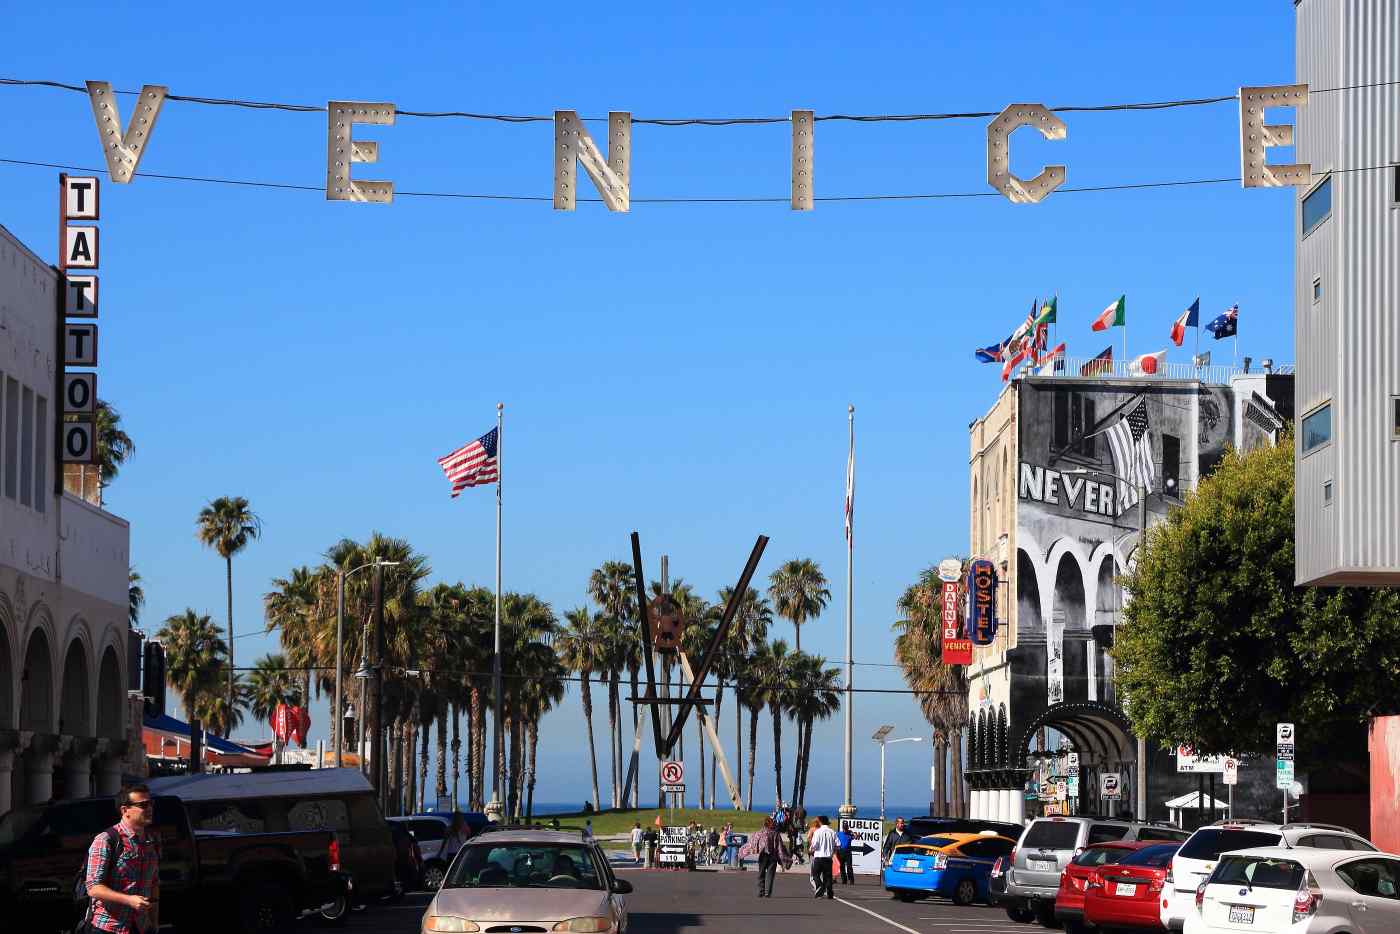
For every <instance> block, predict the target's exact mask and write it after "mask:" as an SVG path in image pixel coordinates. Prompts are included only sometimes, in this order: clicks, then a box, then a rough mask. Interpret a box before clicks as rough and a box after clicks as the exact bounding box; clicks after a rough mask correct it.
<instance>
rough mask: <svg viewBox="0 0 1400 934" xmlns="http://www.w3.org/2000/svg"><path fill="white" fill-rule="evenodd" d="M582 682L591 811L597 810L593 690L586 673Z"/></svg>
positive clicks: (583, 674) (596, 761)
mask: <svg viewBox="0 0 1400 934" xmlns="http://www.w3.org/2000/svg"><path fill="white" fill-rule="evenodd" d="M582 680H583V721H584V723H585V724H587V725H588V763H589V765H590V767H591V768H592V775H593V810H595V811H596V810H598V805H599V801H598V750H597V749H595V748H594V747H593V688H592V686H591V685H589V683H588V672H587V671H585V672H583V673H582Z"/></svg>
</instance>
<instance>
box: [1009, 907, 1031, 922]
mask: <svg viewBox="0 0 1400 934" xmlns="http://www.w3.org/2000/svg"><path fill="white" fill-rule="evenodd" d="M1006 916H1007V917H1008V918H1010V919H1011V920H1012V921H1015V922H1016V923H1017V924H1030V923H1031V922H1032V921H1034V920H1035V915H1033V914H1031V913H1030V912H1029V911H1027V910H1026V909H1024V908H1008V909H1006Z"/></svg>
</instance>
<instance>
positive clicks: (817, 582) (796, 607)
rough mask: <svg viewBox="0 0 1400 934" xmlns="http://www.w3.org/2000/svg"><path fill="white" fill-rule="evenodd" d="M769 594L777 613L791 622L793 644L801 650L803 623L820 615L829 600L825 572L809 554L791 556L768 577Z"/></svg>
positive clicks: (829, 592)
mask: <svg viewBox="0 0 1400 934" xmlns="http://www.w3.org/2000/svg"><path fill="white" fill-rule="evenodd" d="M768 597H769V599H771V600H772V601H773V608H774V609H775V610H777V612H778V615H779V616H781V617H783V619H786V620H788V621H790V622H791V623H792V628H793V633H794V646H793V647H794V648H795V649H796V651H798V652H801V651H802V624H803V623H805V622H807V621H808V620H809V619H815V618H816V617H818V616H820V615H821V613H822V610H824V609H826V605H827V604H828V603H830V602H831V591H830V590H827V588H826V575H824V574H822V569H821V565H819V564H817V562H815V561H813V560H812V559H811V558H794V559H792V560H791V561H788V562H787V563H785V564H784V565H783V566H782V567H780V568H778V569H777V570H776V571H774V572H773V573H772V574H771V575H769V577H768Z"/></svg>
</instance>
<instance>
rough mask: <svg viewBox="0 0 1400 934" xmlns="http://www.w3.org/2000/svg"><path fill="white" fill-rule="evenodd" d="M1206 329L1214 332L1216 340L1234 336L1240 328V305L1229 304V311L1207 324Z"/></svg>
mask: <svg viewBox="0 0 1400 934" xmlns="http://www.w3.org/2000/svg"><path fill="white" fill-rule="evenodd" d="M1206 330H1207V331H1209V332H1210V333H1211V334H1214V335H1215V339H1216V340H1220V339H1222V338H1226V337H1234V336H1235V335H1236V334H1238V333H1239V330H1240V306H1239V305H1231V306H1230V310H1229V311H1227V312H1225V313H1224V314H1223V315H1219V316H1217V317H1216V318H1215V320H1213V321H1211V323H1210V324H1207V325H1206Z"/></svg>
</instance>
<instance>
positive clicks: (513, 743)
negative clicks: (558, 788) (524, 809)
mask: <svg viewBox="0 0 1400 934" xmlns="http://www.w3.org/2000/svg"><path fill="white" fill-rule="evenodd" d="M524 727H525V722H524V721H523V720H522V719H521V718H520V717H515V718H514V719H512V720H511V725H510V762H511V766H512V769H511V777H510V789H511V798H512V807H511V812H512V813H513V814H515V815H516V817H517V818H518V817H519V816H520V797H521V795H520V792H521V781H522V779H523V778H524V777H525V766H524V762H523V761H522V760H523V759H524V758H525V729H524Z"/></svg>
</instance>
